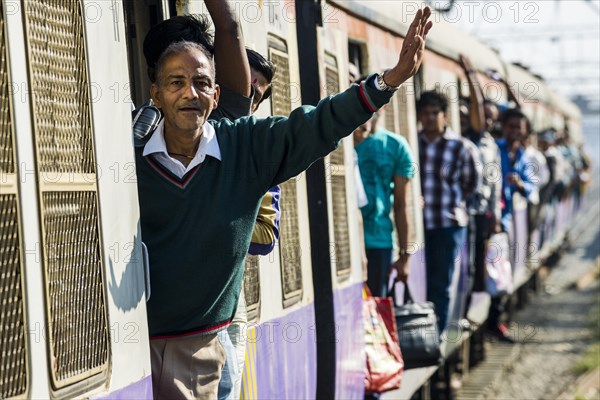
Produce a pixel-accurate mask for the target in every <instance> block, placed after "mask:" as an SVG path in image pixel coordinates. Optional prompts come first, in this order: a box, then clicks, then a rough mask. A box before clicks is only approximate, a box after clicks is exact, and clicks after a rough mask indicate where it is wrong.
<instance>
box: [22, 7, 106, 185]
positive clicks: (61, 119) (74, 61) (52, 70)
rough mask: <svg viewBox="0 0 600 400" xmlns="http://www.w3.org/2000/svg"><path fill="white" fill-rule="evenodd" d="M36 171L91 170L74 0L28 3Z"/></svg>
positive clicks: (84, 81)
mask: <svg viewBox="0 0 600 400" xmlns="http://www.w3.org/2000/svg"><path fill="white" fill-rule="evenodd" d="M25 4H26V7H27V9H26V20H27V25H28V31H27V34H28V45H29V63H30V68H31V79H30V82H29V83H30V85H31V92H32V99H33V103H34V104H33V106H34V109H35V115H34V118H35V123H36V137H37V143H36V144H37V147H38V165H39V170H40V171H43V172H58V173H62V172H74V173H84V174H89V173H94V172H95V164H94V157H93V153H92V136H91V129H90V109H89V94H88V80H87V69H86V54H85V43H84V36H83V27H82V23H83V19H82V17H81V9H80V4H79V1H76V0H69V1H63V0H54V1H52V0H47V1H43V2H42V1H27V2H25Z"/></svg>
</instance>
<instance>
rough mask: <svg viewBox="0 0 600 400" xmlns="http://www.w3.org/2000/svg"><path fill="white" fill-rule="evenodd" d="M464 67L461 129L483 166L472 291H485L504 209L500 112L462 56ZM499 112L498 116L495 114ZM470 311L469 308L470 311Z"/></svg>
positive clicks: (475, 208) (475, 204) (474, 198)
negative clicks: (490, 249) (496, 130)
mask: <svg viewBox="0 0 600 400" xmlns="http://www.w3.org/2000/svg"><path fill="white" fill-rule="evenodd" d="M460 62H461V66H462V68H463V70H464V72H465V75H466V77H467V81H468V84H469V101H468V106H467V109H466V115H464V116H463V113H462V111H461V129H463V127H464V129H463V132H462V134H463V137H466V138H468V139H469V140H471V141H472V142H473V143H474V144H475V145H476V146H477V148H478V149H479V159H478V160H477V162H479V163H480V164H481V166H482V175H481V178H482V179H481V185H480V186H479V188H478V189H477V191H476V193H475V194H474V195H473V196H472V209H473V223H472V224H470V228H471V229H472V231H473V232H472V233H473V234H472V235H470V236H471V237H472V238H473V239H474V240H473V246H471V247H472V249H471V250H472V251H473V253H472V254H473V256H472V257H471V260H472V261H473V262H472V263H471V264H470V272H471V274H470V275H471V277H472V278H471V279H472V290H473V291H477V292H481V291H484V290H485V256H486V251H487V244H488V240H489V238H490V237H491V236H492V235H493V234H494V233H496V232H499V231H500V218H501V217H502V207H501V206H500V197H501V195H502V172H501V171H502V170H501V167H500V151H499V149H498V146H497V145H496V141H495V140H494V138H493V137H492V135H491V133H490V130H491V129H493V126H494V122H495V121H494V118H497V114H498V110H497V108H495V106H493V105H490V104H487V105H486V103H485V101H484V97H483V90H482V86H481V82H480V81H479V78H478V77H477V71H476V70H475V68H474V67H473V64H472V63H471V61H470V60H469V59H468V58H467V57H466V56H464V55H461V56H460ZM494 111H495V113H494ZM466 309H468V307H466Z"/></svg>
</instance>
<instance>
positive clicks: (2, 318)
mask: <svg viewBox="0 0 600 400" xmlns="http://www.w3.org/2000/svg"><path fill="white" fill-rule="evenodd" d="M18 215H19V214H18V211H17V196H16V195H14V194H9V195H5V194H2V195H0V398H2V399H5V398H10V397H15V396H19V395H23V394H24V393H25V391H26V390H27V364H26V363H27V353H26V351H27V350H26V343H25V323H24V314H23V288H22V281H21V280H22V276H21V251H20V247H21V246H20V245H21V242H20V237H19V225H18Z"/></svg>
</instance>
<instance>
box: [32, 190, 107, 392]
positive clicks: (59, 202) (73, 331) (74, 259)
mask: <svg viewBox="0 0 600 400" xmlns="http://www.w3.org/2000/svg"><path fill="white" fill-rule="evenodd" d="M42 213H43V216H44V228H45V239H46V241H45V248H44V250H45V254H46V263H45V264H46V277H47V290H48V298H47V301H48V303H49V309H50V310H49V311H50V318H51V319H50V329H49V341H50V344H51V348H52V359H53V360H54V361H53V363H52V364H53V365H54V372H55V374H56V379H57V380H58V381H59V382H61V383H67V382H72V381H73V380H79V379H80V378H82V377H86V376H90V375H93V374H94V373H97V372H99V371H100V370H101V368H102V367H103V365H104V364H105V363H106V362H107V359H108V345H107V339H108V332H107V329H106V316H105V300H104V288H103V286H104V285H103V282H102V274H101V273H100V272H101V265H100V247H99V241H98V218H97V215H98V214H97V209H96V193H95V192H46V193H44V194H43V204H42Z"/></svg>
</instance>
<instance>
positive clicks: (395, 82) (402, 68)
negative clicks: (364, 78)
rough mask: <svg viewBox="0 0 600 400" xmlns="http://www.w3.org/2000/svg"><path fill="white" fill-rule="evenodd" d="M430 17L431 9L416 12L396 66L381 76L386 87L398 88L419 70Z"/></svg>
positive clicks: (430, 25) (431, 24)
mask: <svg viewBox="0 0 600 400" xmlns="http://www.w3.org/2000/svg"><path fill="white" fill-rule="evenodd" d="M430 16H431V9H430V8H429V7H425V8H424V9H421V10H419V11H417V15H415V18H414V19H413V21H412V23H411V24H410V28H408V32H407V33H406V37H405V38H404V41H403V42H402V49H401V50H400V58H399V60H398V64H396V66H395V67H394V68H392V69H390V70H388V71H386V73H385V74H384V75H383V80H384V81H385V83H386V84H387V85H389V86H400V85H401V84H402V83H404V82H405V81H406V80H408V79H409V78H410V77H412V76H414V75H415V74H416V73H417V71H418V70H419V67H420V66H421V62H422V61H423V52H424V50H425V38H426V37H427V34H428V33H429V30H430V29H431V27H432V26H433V23H432V22H431V21H428V19H429V17H430Z"/></svg>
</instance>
